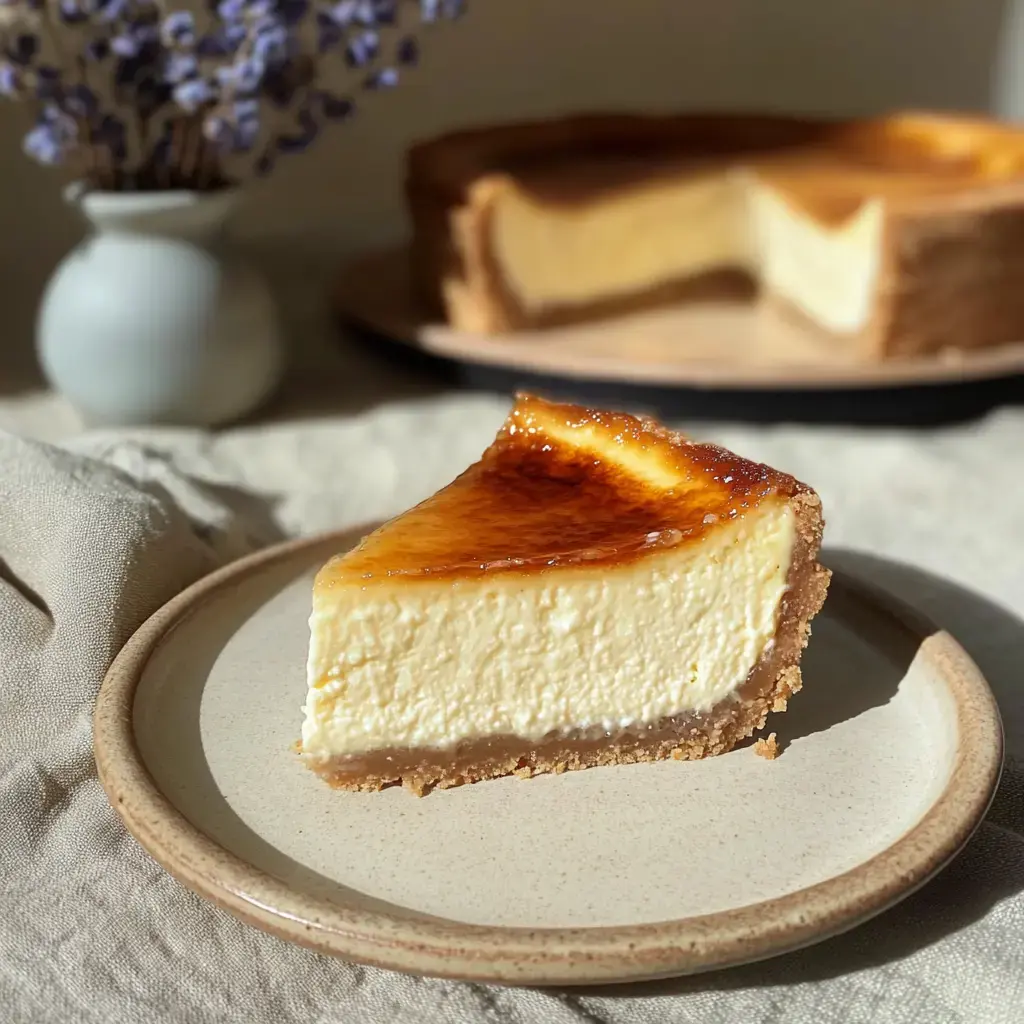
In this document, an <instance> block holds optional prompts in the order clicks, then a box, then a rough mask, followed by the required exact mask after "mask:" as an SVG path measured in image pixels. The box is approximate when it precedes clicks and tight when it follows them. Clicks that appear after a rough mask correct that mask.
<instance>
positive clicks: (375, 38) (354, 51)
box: [345, 31, 380, 68]
mask: <svg viewBox="0 0 1024 1024" xmlns="http://www.w3.org/2000/svg"><path fill="white" fill-rule="evenodd" d="M378 53H380V36H379V35H377V33H376V32H371V31H367V32H361V33H360V34H359V35H357V36H353V37H352V38H351V39H350V40H349V41H348V46H346V47H345V60H346V62H347V63H348V66H349V67H350V68H363V67H366V65H367V64H370V63H372V62H373V61H374V60H375V59H376V57H377V54H378Z"/></svg>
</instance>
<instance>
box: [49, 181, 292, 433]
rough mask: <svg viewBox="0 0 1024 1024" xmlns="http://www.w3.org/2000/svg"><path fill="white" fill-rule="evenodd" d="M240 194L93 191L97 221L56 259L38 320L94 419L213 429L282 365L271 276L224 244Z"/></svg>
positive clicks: (254, 397)
mask: <svg viewBox="0 0 1024 1024" xmlns="http://www.w3.org/2000/svg"><path fill="white" fill-rule="evenodd" d="M237 198H238V196H237V193H233V192H214V193H196V192H148V193H130V192H128V193H116V192H89V191H86V190H83V189H81V188H76V187H74V186H72V188H71V189H69V191H68V200H69V202H71V203H73V204H74V205H75V206H77V207H78V208H79V209H80V210H81V211H82V213H83V214H84V215H85V217H86V219H87V220H88V222H89V224H90V227H91V228H92V230H91V232H90V234H89V237H87V238H86V239H85V240H84V241H83V242H81V244H80V245H78V246H77V247H76V248H75V249H73V250H72V251H71V252H70V253H69V254H68V256H67V257H66V258H65V259H64V260H63V262H62V263H61V264H60V265H59V266H58V267H57V269H56V271H55V272H54V274H53V277H52V278H51V279H50V282H49V284H48V285H47V288H46V291H45V293H44V296H43V302H42V308H41V310H40V313H39V320H38V325H37V345H38V351H39V358H40V361H41V363H42V367H43V371H44V373H45V374H46V377H47V379H48V380H49V382H50V383H51V385H52V386H53V387H55V388H56V389H57V390H58V391H60V392H62V393H63V394H64V395H65V396H66V397H67V398H68V399H69V400H70V402H71V404H72V405H73V406H74V407H75V408H76V409H77V410H78V412H79V413H80V414H81V415H82V417H83V419H85V420H86V422H87V423H89V424H91V425H96V426H99V425H105V426H127V425H144V424H182V425H197V426H210V425H213V424H217V423H224V422H226V421H229V420H235V419H238V418H239V417H241V416H244V415H245V414H246V413H249V412H251V411H252V410H253V409H255V408H256V407H257V406H258V405H259V404H260V403H261V402H263V400H264V399H266V398H267V397H268V396H269V395H270V393H271V392H272V391H273V390H274V388H275V386H276V385H277V384H278V382H279V380H280V377H281V374H282V362H283V361H282V345H281V337H280V328H279V321H278V318H277V314H276V310H275V307H274V302H273V299H272V297H271V294H270V291H269V289H268V287H267V284H266V282H265V280H264V279H263V278H262V276H260V275H259V274H258V273H256V271H254V270H253V269H252V268H251V267H249V266H248V265H247V264H246V263H245V262H244V261H243V260H242V259H240V258H239V257H238V255H237V254H235V253H233V252H232V251H231V249H230V247H228V246H227V245H226V244H225V238H224V235H225V226H226V222H227V219H228V216H229V214H230V213H231V211H232V209H233V207H234V205H235V202H236V200H237Z"/></svg>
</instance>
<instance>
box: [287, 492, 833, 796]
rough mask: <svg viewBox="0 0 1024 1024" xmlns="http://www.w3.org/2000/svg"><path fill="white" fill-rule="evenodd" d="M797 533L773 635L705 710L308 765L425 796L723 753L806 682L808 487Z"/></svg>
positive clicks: (818, 526)
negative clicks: (608, 728) (490, 782)
mask: <svg viewBox="0 0 1024 1024" xmlns="http://www.w3.org/2000/svg"><path fill="white" fill-rule="evenodd" d="M791 507H792V509H793V512H794V515H795V517H796V524H797V533H796V539H795V542H794V546H793V553H792V561H791V563H790V569H789V574H788V577H787V591H786V594H785V595H784V597H783V599H782V602H781V605H780V608H779V614H778V623H777V627H776V631H775V636H774V638H773V640H772V641H770V642H769V643H768V645H767V646H766V649H765V651H764V652H763V653H762V655H761V658H760V659H759V661H758V663H757V664H756V665H755V666H754V668H753V669H752V670H751V672H750V674H749V675H748V677H747V679H746V681H745V682H744V683H743V684H742V685H741V686H740V687H739V688H738V689H737V690H736V691H735V693H734V694H732V695H730V696H729V697H727V698H726V699H725V700H723V701H720V702H719V703H718V704H717V705H716V706H715V707H713V708H711V709H710V710H709V711H707V712H704V713H691V712H688V713H685V714H681V715H676V716H672V717H669V718H664V719H662V720H660V721H658V722H653V723H646V724H643V725H641V726H639V727H634V728H631V729H629V730H623V731H622V732H620V733H617V734H612V735H605V734H604V732H603V731H601V732H600V734H599V735H595V734H593V733H592V732H591V733H586V732H576V733H567V734H562V735H558V736H552V737H548V738H546V739H543V740H541V741H539V742H534V741H531V740H527V739H523V738H521V737H515V736H497V737H485V738H481V739H478V740H471V741H468V742H465V743H462V744H460V745H459V746H457V747H455V748H450V749H444V750H442V749H410V748H404V749H397V748H395V749H389V750H378V751H373V752H371V753H368V754H363V755H358V756H351V757H334V758H328V759H313V758H311V757H308V756H307V757H305V760H306V763H307V764H308V766H309V767H310V768H312V769H313V770H314V771H315V772H317V773H318V774H319V775H320V776H321V777H322V778H323V779H324V780H325V781H327V782H328V783H329V784H330V785H332V786H334V787H336V788H338V789H347V790H359V791H376V790H380V789H384V788H385V787H389V786H395V785H402V786H404V787H405V788H406V789H409V790H410V791H412V792H413V793H416V794H417V795H419V796H423V795H425V794H426V793H428V792H430V791H431V790H432V789H448V788H451V787H453V786H459V785H463V784H465V783H469V782H477V781H481V780H484V779H493V778H498V777H501V776H505V775H517V776H520V777H523V778H529V777H531V776H533V775H541V774H547V773H554V774H560V773H561V772H564V771H573V770H578V769H582V768H590V767H596V766H598V765H614V764H631V763H635V762H640V761H657V760H663V759H665V758H669V757H672V758H677V759H683V760H696V759H700V758H704V757H710V756H713V755H716V754H722V753H725V752H726V751H728V750H731V749H732V748H733V747H734V746H736V744H737V743H739V742H741V741H742V740H744V739H746V738H747V737H749V736H751V735H752V734H753V733H754V732H756V731H757V730H758V729H760V728H762V727H763V726H764V724H765V721H766V719H767V717H768V714H769V713H770V712H772V711H775V712H780V711H784V710H785V709H786V705H787V702H788V700H789V698H790V697H791V696H792V694H794V693H796V691H797V690H799V689H800V686H801V677H800V669H799V662H800V657H801V654H802V652H803V648H804V647H805V646H806V643H807V638H808V636H809V633H810V621H811V619H812V618H813V617H814V616H815V615H816V614H817V612H818V611H819V610H820V608H821V606H822V604H823V602H824V600H825V595H826V592H827V589H828V582H829V576H830V574H829V572H828V570H827V569H825V568H823V567H822V566H821V565H819V564H818V562H817V555H818V550H819V548H820V546H821V534H822V528H823V521H822V515H821V503H820V500H819V499H818V497H817V495H816V494H814V493H813V492H810V491H806V490H802V491H801V492H800V493H797V494H796V495H795V496H794V497H793V498H792V501H791Z"/></svg>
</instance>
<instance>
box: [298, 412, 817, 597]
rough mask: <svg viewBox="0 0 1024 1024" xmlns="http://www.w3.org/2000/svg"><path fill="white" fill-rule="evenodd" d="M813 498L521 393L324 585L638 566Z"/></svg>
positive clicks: (721, 456)
mask: <svg viewBox="0 0 1024 1024" xmlns="http://www.w3.org/2000/svg"><path fill="white" fill-rule="evenodd" d="M806 490H807V488H806V487H804V485H802V484H800V483H798V482H797V481H796V480H794V479H793V478H792V477H791V476H788V475H786V474H784V473H779V472H777V471H776V470H774V469H771V468H769V467H768V466H764V465H761V464H759V463H756V462H749V461H748V460H746V459H743V458H740V457H739V456H737V455H734V454H732V453H731V452H729V451H726V450H725V449H724V448H720V447H718V446H717V445H712V444H698V443H695V442H693V441H690V440H688V439H687V438H685V437H683V436H681V435H679V434H676V433H672V432H671V431H668V430H666V429H664V428H663V427H661V426H659V425H658V424H657V423H655V422H654V421H653V420H649V419H639V418H637V417H635V416H629V415H626V414H625V413H615V412H601V411H597V410H594V409H586V408H583V407H582V406H578V405H563V404H555V403H551V402H546V401H544V400H542V399H540V398H534V397H530V396H519V397H518V398H517V400H516V403H515V406H514V408H513V409H512V412H511V414H510V415H509V417H508V419H507V420H506V422H505V424H504V426H503V427H502V429H501V430H500V431H499V433H498V436H497V438H496V439H495V441H494V443H493V444H492V445H491V446H490V447H489V448H488V449H487V450H486V451H485V452H484V454H483V456H482V457H481V459H480V461H479V462H476V463H474V464H473V465H472V466H470V467H469V469H467V470H466V471H465V472H464V473H463V474H462V475H461V476H459V477H458V478H457V479H456V480H455V481H454V482H453V483H451V484H449V485H448V486H447V487H445V488H444V489H443V490H441V491H439V492H438V493H437V494H435V495H434V496H433V497H431V498H428V499H427V500H426V501H424V502H422V503H421V504H419V505H417V506H416V507H415V508H413V509H411V510H410V511H408V512H406V513H404V514H403V515H401V516H399V517H398V518H397V519H393V520H391V521H390V522H389V523H386V524H385V525H384V526H382V527H381V528H380V529H379V530H377V531H376V532H374V533H372V534H370V535H369V536H368V537H367V538H366V539H365V540H364V541H363V542H362V544H360V545H359V547H357V548H356V549H355V550H354V551H352V552H350V553H349V554H347V555H342V556H338V557H336V558H334V559H332V560H331V561H330V562H328V563H327V565H326V566H324V568H323V569H322V570H321V572H320V574H319V576H318V577H317V584H316V585H317V588H323V587H330V586H331V585H332V584H334V583H335V582H346V583H353V582H362V583H364V584H369V583H372V582H373V581H375V580H376V581H379V580H386V579H389V578H395V577H400V578H403V579H407V580H409V581H415V580H424V579H429V580H437V579H457V578H465V577H478V576H480V575H482V574H484V573H499V572H501V573H508V572H515V573H535V572H544V571H550V570H552V569H557V568H567V567H572V566H581V565H606V566H607V565H613V564H617V563H623V562H629V561H633V560H635V559H637V558H641V557H643V556H645V555H649V554H652V553H654V552H655V551H656V550H658V549H666V548H671V547H674V546H676V545H680V544H695V543H699V542H700V540H701V538H703V537H704V536H706V535H707V534H708V533H709V532H710V531H713V530H715V529H716V528H717V527H718V526H719V525H720V524H723V523H725V522H728V521H729V520H732V519H735V518H737V517H738V516H742V515H744V514H745V513H746V512H748V511H750V510H751V509H755V508H757V507H758V505H760V504H761V503H762V502H766V501H772V500H785V499H786V498H789V497H792V496H793V495H795V494H797V493H800V492H804V491H806Z"/></svg>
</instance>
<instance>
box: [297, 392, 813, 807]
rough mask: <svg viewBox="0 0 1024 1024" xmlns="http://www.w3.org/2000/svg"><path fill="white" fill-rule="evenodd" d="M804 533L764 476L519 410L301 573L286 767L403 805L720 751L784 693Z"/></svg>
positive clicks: (669, 439) (608, 416)
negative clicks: (480, 446) (401, 796)
mask: <svg viewBox="0 0 1024 1024" xmlns="http://www.w3.org/2000/svg"><path fill="white" fill-rule="evenodd" d="M822 527H823V521H822V516H821V503H820V501H819V499H818V496H817V495H816V494H815V493H814V492H813V491H812V490H810V489H809V488H807V487H805V486H804V485H803V484H800V483H798V482H797V481H796V480H794V479H793V478H792V477H790V476H787V475H786V474H784V473H779V472H777V471H775V470H773V469H770V468H769V467H767V466H764V465H760V464H757V463H754V462H748V461H747V460H746V459H742V458H740V457H739V456H736V455H733V454H732V453H730V452H728V451H726V450H725V449H723V448H719V447H717V446H715V445H709V444H698V443H694V442H692V441H690V440H688V439H686V438H684V437H682V436H680V435H678V434H674V433H671V432H670V431H668V430H665V429H664V428H662V427H660V426H659V425H658V424H656V423H654V422H653V421H651V420H648V419H637V418H635V417H633V416H628V415H625V414H620V413H612V412H599V411H595V410H592V409H585V408H581V407H579V406H574V405H558V404H551V403H548V402H545V401H543V400H541V399H537V398H531V397H520V398H519V399H518V400H517V401H516V404H515V407H514V408H513V410H512V412H511V414H510V416H509V418H508V420H507V422H506V423H505V425H504V427H503V428H502V429H501V431H500V432H499V434H498V436H497V438H496V440H495V441H494V443H493V444H492V445H491V446H490V448H488V449H487V451H486V452H484V455H483V457H482V458H481V459H480V461H479V462H477V463H475V464H474V465H473V466H471V467H470V468H469V469H468V470H466V471H465V472H464V473H463V474H462V475H461V476H460V477H459V478H458V479H456V480H455V481H454V482H453V483H452V484H450V485H449V486H448V487H446V488H444V489H443V490H441V491H440V492H438V493H437V494H436V495H434V496H433V497H432V498H429V499H428V500H426V501H424V502H423V503H422V504H420V505H417V506H416V507H415V508H413V509H411V510H410V511H408V512H406V513H405V514H404V515H401V516H399V517H398V518H396V519H393V520H391V521H390V522H389V523H387V524H385V525H384V526H382V527H381V528H380V529H378V530H377V531H376V532H374V533H372V534H370V535H369V536H368V537H366V538H365V539H364V540H363V542H362V543H361V544H360V545H359V546H358V547H357V548H355V549H354V550H353V551H351V552H349V553H348V554H345V555H339V556H338V557H335V558H334V559H332V560H331V561H330V562H328V563H327V565H325V566H324V567H323V569H321V571H320V573H319V574H318V576H317V579H316V583H315V586H314V593H313V613H312V616H311V619H310V628H311V643H310V651H309V663H308V673H309V691H308V696H307V699H306V705H305V721H304V724H303V727H302V744H301V750H302V756H303V758H304V759H305V761H306V763H307V764H308V765H309V767H310V768H312V769H313V770H314V771H316V772H318V773H319V774H320V775H321V776H323V777H324V778H325V779H326V780H327V781H328V782H330V783H331V784H332V785H335V786H338V787H340V788H344V789H357V790H377V789H381V788H383V787H385V786H389V785H392V784H397V783H401V784H403V785H405V786H406V787H407V788H409V789H411V790H413V791H414V792H416V793H419V794H422V793H424V792H425V791H427V790H429V789H431V788H433V787H440V788H444V787H449V786H455V785H459V784H461V783H466V782H475V781H478V780H481V779H488V778H495V777H498V776H502V775H509V774H513V773H514V774H517V775H523V776H529V775H534V774H538V773H543V772H556V773H557V772H562V771H565V770H567V769H575V768H587V767H591V766H594V765H613V764H623V763H629V762H636V761H651V760H657V759H660V758H666V757H676V758H687V759H690V758H702V757H707V756H710V755H713V754H720V753H723V752H725V751H727V750H730V749H731V748H732V747H733V746H735V744H736V743H738V742H739V741H740V740H742V739H744V738H746V737H748V736H750V735H751V734H752V733H753V732H754V731H755V730H757V729H759V728H760V727H761V726H762V725H763V724H764V722H765V719H766V716H767V715H768V713H769V712H770V711H782V710H784V709H785V707H786V702H787V700H788V699H789V697H790V696H791V695H792V694H793V693H794V692H795V691H797V690H798V689H799V688H800V670H799V662H800V656H801V653H802V650H803V647H804V645H805V643H806V641H807V636H808V633H809V628H810V621H811V619H812V618H813V617H814V615H815V614H816V613H817V612H818V610H819V609H820V608H821V605H822V602H823V601H824V599H825V592H826V589H827V586H828V578H829V574H828V571H827V570H826V569H823V568H822V567H821V566H820V565H819V564H818V561H817V557H818V550H819V547H820V544H821V534H822Z"/></svg>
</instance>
